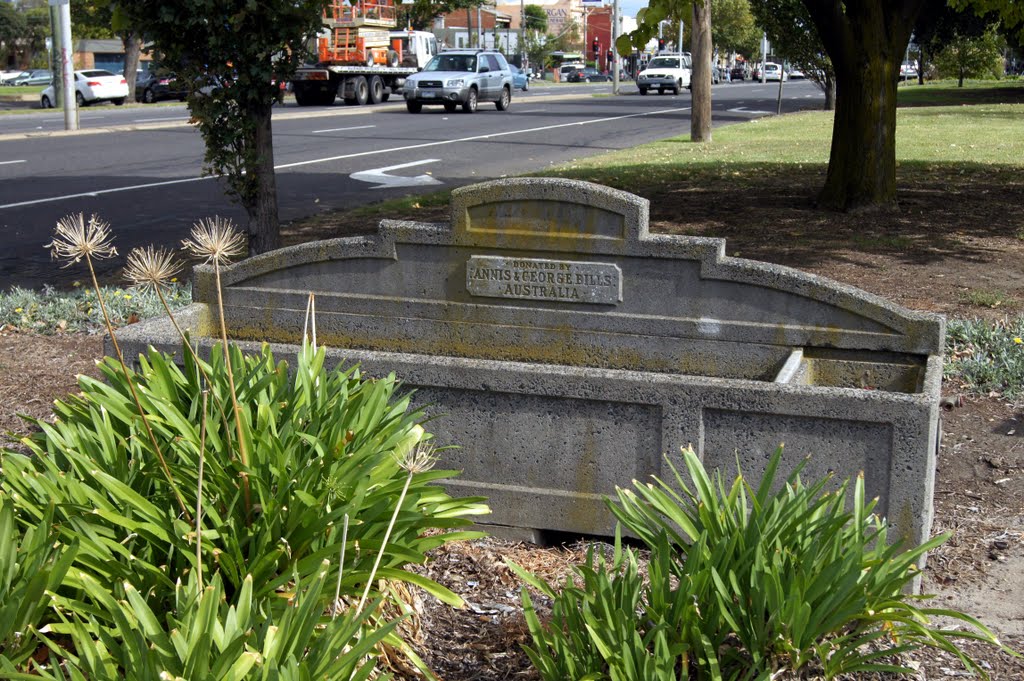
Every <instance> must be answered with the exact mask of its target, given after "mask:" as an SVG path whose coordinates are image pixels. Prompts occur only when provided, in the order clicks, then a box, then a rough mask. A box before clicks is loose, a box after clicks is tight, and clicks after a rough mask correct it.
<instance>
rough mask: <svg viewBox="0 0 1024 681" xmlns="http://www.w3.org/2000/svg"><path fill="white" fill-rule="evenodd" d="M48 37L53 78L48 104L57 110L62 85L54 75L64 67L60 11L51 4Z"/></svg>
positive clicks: (60, 100)
mask: <svg viewBox="0 0 1024 681" xmlns="http://www.w3.org/2000/svg"><path fill="white" fill-rule="evenodd" d="M50 35H51V36H52V37H50V38H47V44H48V46H49V50H50V55H49V56H50V73H52V74H53V75H54V76H55V77H54V79H53V101H52V102H50V104H51V105H53V106H54V107H56V108H58V109H59V108H61V107H63V106H64V83H63V82H61V81H62V78H57V77H56V75H57V74H58V73H62V72H63V68H64V67H63V66H61V63H60V45H59V43H60V10H58V9H57V6H56V5H53V4H51V5H50Z"/></svg>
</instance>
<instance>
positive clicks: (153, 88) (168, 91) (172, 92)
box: [135, 69, 188, 104]
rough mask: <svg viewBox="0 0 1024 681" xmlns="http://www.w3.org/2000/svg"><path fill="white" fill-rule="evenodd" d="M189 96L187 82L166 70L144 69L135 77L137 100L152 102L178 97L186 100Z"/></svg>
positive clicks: (180, 99)
mask: <svg viewBox="0 0 1024 681" xmlns="http://www.w3.org/2000/svg"><path fill="white" fill-rule="evenodd" d="M187 97H188V90H186V89H185V83H184V82H181V81H179V80H178V79H177V77H176V76H175V75H174V74H173V73H169V72H166V71H160V70H157V71H154V70H152V69H150V70H149V71H143V72H142V73H140V74H139V76H138V78H136V79H135V101H137V102H146V103H147V104H152V103H153V102H159V101H160V100H162V99H177V100H179V101H182V102H184V101H185V99H186V98H187Z"/></svg>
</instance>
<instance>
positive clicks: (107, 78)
mask: <svg viewBox="0 0 1024 681" xmlns="http://www.w3.org/2000/svg"><path fill="white" fill-rule="evenodd" d="M127 97H128V81H126V80H125V79H124V76H119V75H116V74H113V73H111V72H110V71H104V70H103V69H89V70H88V71H75V101H76V102H77V103H78V106H88V105H90V104H95V103H96V102H107V101H109V102H113V103H114V104H116V105H117V106H121V105H122V104H124V100H125V99H126V98H127ZM56 102H57V96H56V93H55V91H54V88H53V84H52V83H51V84H50V87H48V88H46V89H45V90H43V94H42V95H40V96H39V104H40V105H41V106H42V107H43V108H44V109H52V108H53V106H54V105H55V104H56Z"/></svg>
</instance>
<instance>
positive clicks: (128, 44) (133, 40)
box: [121, 29, 142, 102]
mask: <svg viewBox="0 0 1024 681" xmlns="http://www.w3.org/2000/svg"><path fill="white" fill-rule="evenodd" d="M121 44H122V45H123V46H124V79H125V80H126V81H127V82H128V101H129V102H134V101H135V75H136V73H137V72H138V70H139V55H140V54H142V41H141V40H140V39H139V38H138V36H137V35H136V33H135V31H132V30H130V29H128V30H125V31H124V32H123V33H122V34H121Z"/></svg>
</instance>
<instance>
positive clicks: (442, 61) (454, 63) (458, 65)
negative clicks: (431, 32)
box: [423, 54, 476, 72]
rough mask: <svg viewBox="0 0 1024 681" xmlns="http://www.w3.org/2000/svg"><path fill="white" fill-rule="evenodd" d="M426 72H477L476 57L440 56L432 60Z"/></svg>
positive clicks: (468, 55)
mask: <svg viewBox="0 0 1024 681" xmlns="http://www.w3.org/2000/svg"><path fill="white" fill-rule="evenodd" d="M423 70H424V71H469V72H473V71H476V57H474V56H473V55H471V54H439V55H437V56H436V57H434V58H433V59H431V60H430V63H428V64H427V66H426V67H425V68H424V69H423Z"/></svg>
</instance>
